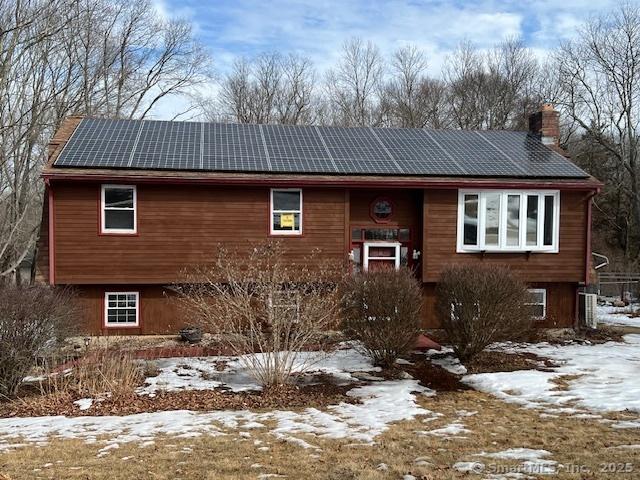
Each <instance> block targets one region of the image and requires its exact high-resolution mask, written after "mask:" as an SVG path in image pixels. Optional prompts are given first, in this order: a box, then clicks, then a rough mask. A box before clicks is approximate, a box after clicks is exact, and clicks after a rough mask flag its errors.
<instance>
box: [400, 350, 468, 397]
mask: <svg viewBox="0 0 640 480" xmlns="http://www.w3.org/2000/svg"><path fill="white" fill-rule="evenodd" d="M413 360H414V364H413V365H402V366H401V368H402V369H403V370H404V371H405V372H407V373H408V374H409V375H411V376H412V377H413V378H415V379H416V380H419V381H420V383H421V384H422V385H423V386H425V387H427V388H430V389H432V390H435V391H436V392H455V391H458V390H468V389H469V387H468V386H467V385H465V384H464V383H462V382H460V377H459V376H458V375H456V374H454V373H451V372H449V371H447V370H445V369H444V368H442V367H440V366H438V365H433V364H432V363H431V361H430V360H429V359H425V358H424V357H421V356H420V357H419V356H415V357H414V358H413Z"/></svg>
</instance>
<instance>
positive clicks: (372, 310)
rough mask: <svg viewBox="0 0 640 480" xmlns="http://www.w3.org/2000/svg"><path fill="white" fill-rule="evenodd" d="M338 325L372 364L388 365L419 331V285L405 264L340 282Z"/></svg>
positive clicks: (420, 296)
mask: <svg viewBox="0 0 640 480" xmlns="http://www.w3.org/2000/svg"><path fill="white" fill-rule="evenodd" d="M341 305H342V316H343V324H342V329H343V330H344V332H345V334H346V335H347V336H348V337H349V338H351V339H353V340H356V341H358V342H359V344H360V348H361V349H362V350H363V352H364V353H365V354H366V355H368V356H369V357H370V358H371V360H372V361H373V362H374V364H376V365H380V366H382V367H385V368H389V367H392V366H393V364H394V363H395V361H396V359H397V358H398V357H400V356H402V355H404V354H406V353H408V352H409V351H411V350H412V349H413V348H414V346H415V343H416V337H417V336H418V334H419V333H420V310H421V307H422V289H421V288H420V283H419V282H418V280H417V279H416V277H415V275H414V274H413V272H412V271H411V270H410V269H408V268H401V269H399V270H394V269H381V270H377V271H369V272H361V273H358V274H355V275H353V276H351V277H348V278H346V279H345V280H344V282H343V285H342V301H341Z"/></svg>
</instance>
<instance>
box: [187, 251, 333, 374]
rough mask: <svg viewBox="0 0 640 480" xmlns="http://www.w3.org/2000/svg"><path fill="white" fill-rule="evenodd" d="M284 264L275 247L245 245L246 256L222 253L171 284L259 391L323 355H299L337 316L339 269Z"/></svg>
mask: <svg viewBox="0 0 640 480" xmlns="http://www.w3.org/2000/svg"><path fill="white" fill-rule="evenodd" d="M287 259H288V256H287V255H286V250H285V249H284V247H283V246H282V244H281V243H279V242H265V243H263V244H261V245H258V246H256V247H253V248H250V251H249V256H248V258H247V252H239V251H235V252H229V251H227V250H225V249H221V251H220V253H219V255H218V257H217V259H216V260H215V263H214V264H213V265H209V266H203V267H202V268H199V269H196V270H195V271H189V272H188V273H187V275H186V278H185V281H184V282H183V283H182V284H181V285H179V286H177V287H176V289H177V291H178V292H179V294H180V298H181V299H182V303H183V305H184V306H185V307H186V308H187V310H188V311H190V312H192V313H193V314H194V315H195V317H196V319H197V321H198V322H199V323H200V324H201V325H202V326H203V327H204V328H205V329H206V330H207V331H210V332H213V333H218V334H222V335H221V338H222V340H223V341H225V342H226V343H227V344H228V346H229V347H230V348H231V350H232V351H233V352H234V354H236V355H238V356H239V358H240V361H241V362H243V363H244V365H245V366H246V367H247V369H248V370H249V371H250V372H251V373H252V374H253V376H254V377H255V378H256V379H257V380H258V381H259V382H260V383H261V384H262V385H264V386H274V385H282V384H284V383H287V382H288V381H289V379H290V377H291V375H292V374H293V373H301V372H304V371H305V370H306V369H308V368H309V367H310V366H311V365H312V364H313V363H314V361H317V360H319V359H320V358H322V356H321V353H317V354H311V355H309V354H308V352H304V350H305V349H306V350H308V349H309V347H313V346H316V347H317V346H318V345H321V344H322V339H323V334H324V332H326V331H327V330H328V329H329V327H330V326H331V325H333V324H335V323H336V321H337V316H338V311H339V306H338V305H339V303H338V286H337V284H338V282H339V279H340V265H337V264H336V265H331V264H326V263H325V262H324V261H321V259H319V258H315V259H314V258H307V259H303V261H302V262H301V263H299V264H293V265H292V264H291V263H290V262H289V261H288V260H287Z"/></svg>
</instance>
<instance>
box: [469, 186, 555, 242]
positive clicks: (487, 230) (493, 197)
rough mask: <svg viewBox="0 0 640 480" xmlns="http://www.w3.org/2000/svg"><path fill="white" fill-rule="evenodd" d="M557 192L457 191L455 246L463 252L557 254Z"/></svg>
mask: <svg viewBox="0 0 640 480" xmlns="http://www.w3.org/2000/svg"><path fill="white" fill-rule="evenodd" d="M559 224H560V192H559V191H557V190H538V191H527V190H524V191H506V190H483V191H473V190H460V191H459V194H458V246H457V251H458V252H459V253H462V252H482V251H486V252H514V251H515V252H548V253H557V252H558V237H559Z"/></svg>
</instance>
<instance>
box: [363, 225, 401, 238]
mask: <svg viewBox="0 0 640 480" xmlns="http://www.w3.org/2000/svg"><path fill="white" fill-rule="evenodd" d="M364 239H365V240H398V230H396V229H395V228H372V229H367V230H365V231H364Z"/></svg>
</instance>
